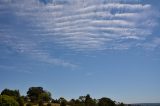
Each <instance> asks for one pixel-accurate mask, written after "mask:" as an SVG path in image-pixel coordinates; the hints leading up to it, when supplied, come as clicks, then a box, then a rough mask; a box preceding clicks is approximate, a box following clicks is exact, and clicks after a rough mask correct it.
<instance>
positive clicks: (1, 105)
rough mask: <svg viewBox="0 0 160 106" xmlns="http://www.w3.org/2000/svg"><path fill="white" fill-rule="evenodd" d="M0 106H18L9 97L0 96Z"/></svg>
mask: <svg viewBox="0 0 160 106" xmlns="http://www.w3.org/2000/svg"><path fill="white" fill-rule="evenodd" d="M0 106H19V104H18V102H17V101H16V100H15V99H14V98H13V97H11V96H8V95H0Z"/></svg>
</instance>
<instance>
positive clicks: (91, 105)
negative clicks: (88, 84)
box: [85, 94, 96, 106]
mask: <svg viewBox="0 0 160 106" xmlns="http://www.w3.org/2000/svg"><path fill="white" fill-rule="evenodd" d="M85 106H96V102H95V101H94V100H93V99H92V98H91V97H90V95H89V94H87V95H86V98H85Z"/></svg>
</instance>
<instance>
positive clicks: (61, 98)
mask: <svg viewBox="0 0 160 106" xmlns="http://www.w3.org/2000/svg"><path fill="white" fill-rule="evenodd" d="M59 102H60V106H66V105H67V100H66V99H64V98H63V97H60V98H59Z"/></svg>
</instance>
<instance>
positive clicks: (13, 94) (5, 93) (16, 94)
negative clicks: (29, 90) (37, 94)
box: [1, 89, 20, 98]
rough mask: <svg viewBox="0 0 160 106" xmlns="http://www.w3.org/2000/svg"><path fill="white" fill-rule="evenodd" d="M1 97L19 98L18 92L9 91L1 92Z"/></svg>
mask: <svg viewBox="0 0 160 106" xmlns="http://www.w3.org/2000/svg"><path fill="white" fill-rule="evenodd" d="M1 95H8V96H12V97H14V98H18V97H20V93H19V90H10V89H4V90H3V91H2V92H1Z"/></svg>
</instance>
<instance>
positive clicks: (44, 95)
mask: <svg viewBox="0 0 160 106" xmlns="http://www.w3.org/2000/svg"><path fill="white" fill-rule="evenodd" d="M27 96H28V97H29V98H30V100H31V102H38V101H42V102H47V101H50V100H51V93H50V92H47V91H45V90H43V88H42V87H30V88H29V90H28V91H27Z"/></svg>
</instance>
